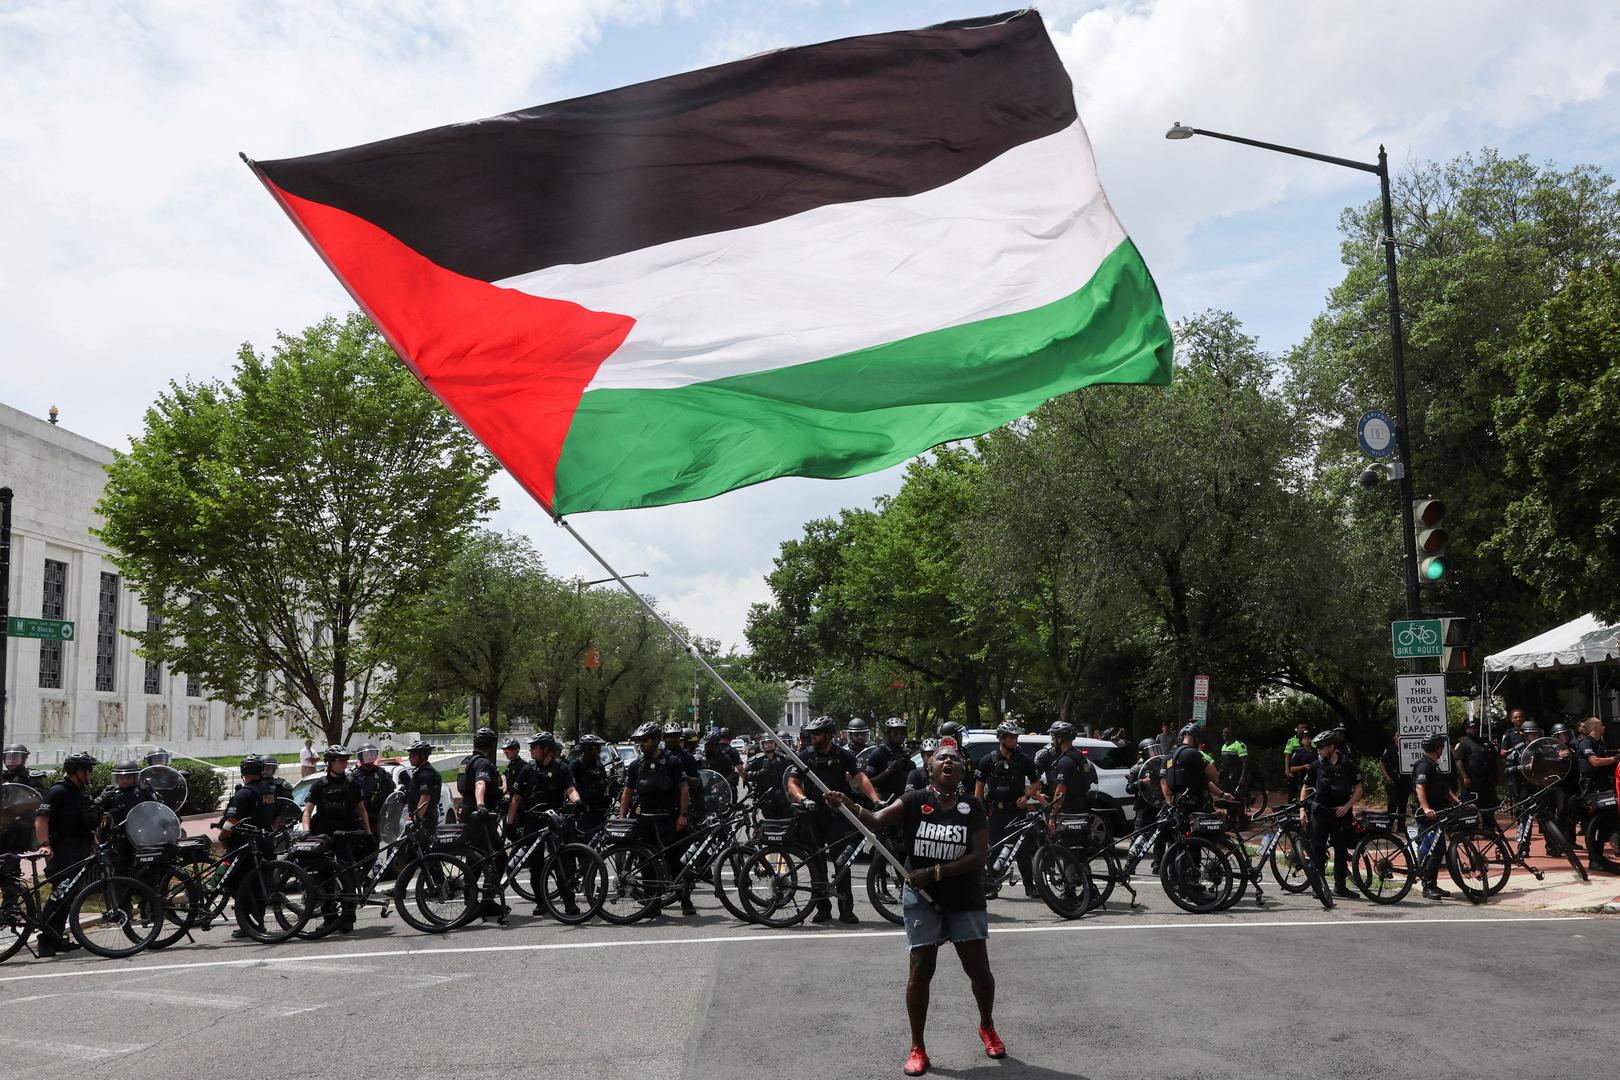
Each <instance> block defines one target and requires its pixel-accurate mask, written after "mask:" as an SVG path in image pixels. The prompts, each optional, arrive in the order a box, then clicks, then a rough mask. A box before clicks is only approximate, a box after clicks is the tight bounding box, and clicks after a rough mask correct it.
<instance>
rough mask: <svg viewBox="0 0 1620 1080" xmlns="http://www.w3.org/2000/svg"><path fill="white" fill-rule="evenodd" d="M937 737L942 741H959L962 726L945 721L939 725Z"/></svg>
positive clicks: (954, 722)
mask: <svg viewBox="0 0 1620 1080" xmlns="http://www.w3.org/2000/svg"><path fill="white" fill-rule="evenodd" d="M939 737H940V738H942V739H961V738H962V725H961V724H958V723H957V722H956V721H955V720H947V721H945V722H944V723H943V724H941V725H939Z"/></svg>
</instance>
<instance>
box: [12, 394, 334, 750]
mask: <svg viewBox="0 0 1620 1080" xmlns="http://www.w3.org/2000/svg"><path fill="white" fill-rule="evenodd" d="M112 459H113V452H112V451H111V450H110V449H108V448H107V447H105V446H102V445H101V444H100V443H96V442H92V441H91V440H89V439H86V438H84V437H83V436H82V435H75V434H74V433H73V432H71V431H66V430H64V429H62V428H60V427H57V426H56V425H54V424H51V423H48V422H46V421H44V420H39V419H36V418H35V417H32V416H29V415H27V414H25V413H22V412H18V411H17V410H16V409H13V408H11V407H9V406H6V405H0V487H9V488H11V490H12V493H13V502H12V522H11V583H10V584H11V589H10V612H9V613H10V614H11V615H21V616H29V617H35V618H47V619H66V620H69V621H71V622H72V623H73V624H74V637H73V640H71V641H37V640H32V639H28V638H9V637H8V638H7V640H6V717H5V719H6V726H5V742H7V743H12V742H21V743H24V744H26V745H27V746H28V748H29V750H30V751H32V753H33V756H32V758H31V759H30V763H31V764H33V765H36V766H50V765H54V764H57V763H59V762H60V761H61V760H62V758H63V757H65V756H66V755H67V754H68V753H69V752H70V751H73V750H89V751H90V752H91V753H93V754H95V755H96V756H97V757H98V758H101V759H103V760H109V759H115V758H118V757H121V756H128V755H129V754H130V753H131V752H134V751H138V750H142V749H144V748H146V747H149V746H152V745H154V744H161V745H163V746H164V747H167V748H168V749H169V750H172V751H175V752H176V753H179V754H185V755H190V756H193V757H205V756H223V755H233V754H239V753H242V752H244V751H246V750H249V749H252V750H255V751H258V752H261V753H265V752H275V753H286V752H289V751H292V750H296V749H297V748H298V747H299V746H300V745H302V739H301V738H297V737H295V736H294V734H293V733H291V732H290V731H289V728H288V721H287V718H286V717H285V716H280V715H272V714H270V713H260V712H256V711H249V710H240V709H235V708H229V707H227V706H226V705H225V704H224V703H223V702H219V701H213V700H210V699H209V698H208V697H207V696H205V695H204V693H203V690H202V687H201V686H200V685H199V684H198V683H197V680H196V679H193V678H188V677H187V676H186V675H184V674H182V673H179V672H175V671H171V670H169V669H168V668H167V667H165V666H163V665H161V664H156V663H152V662H149V661H147V660H145V659H144V658H142V657H140V656H138V655H136V653H135V645H136V643H135V641H134V639H133V638H130V637H128V636H126V635H125V634H124V633H122V631H126V630H134V629H137V628H139V629H142V630H144V629H147V628H148V626H149V624H148V619H150V618H151V616H149V615H148V614H147V611H146V606H145V604H143V603H142V602H141V598H140V597H139V596H137V595H135V593H134V592H132V591H131V590H130V589H129V588H128V587H126V585H125V583H124V581H123V580H122V578H120V576H119V574H118V568H117V567H116V566H114V565H113V563H112V559H111V558H110V554H109V552H108V549H107V547H106V545H104V544H103V543H101V541H100V540H98V539H96V537H94V536H92V535H91V533H90V530H91V529H92V528H93V527H96V526H99V525H100V524H101V518H100V516H99V515H97V514H96V512H95V505H96V503H98V502H99V501H100V500H101V493H102V489H103V488H104V487H105V485H106V467H107V465H108V464H109V463H111V461H112Z"/></svg>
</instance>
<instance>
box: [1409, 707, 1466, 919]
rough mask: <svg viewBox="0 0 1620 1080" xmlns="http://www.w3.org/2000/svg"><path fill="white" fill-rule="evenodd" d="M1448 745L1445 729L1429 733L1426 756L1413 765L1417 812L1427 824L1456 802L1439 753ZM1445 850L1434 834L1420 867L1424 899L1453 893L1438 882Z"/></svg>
mask: <svg viewBox="0 0 1620 1080" xmlns="http://www.w3.org/2000/svg"><path fill="white" fill-rule="evenodd" d="M1445 748H1446V737H1445V735H1444V733H1441V732H1436V733H1435V734H1433V735H1430V736H1429V737H1428V738H1427V739H1424V740H1423V756H1422V757H1421V758H1419V759H1418V762H1417V764H1416V765H1414V766H1412V791H1413V793H1414V794H1415V795H1416V796H1417V803H1418V813H1419V816H1420V817H1421V819H1422V822H1423V824H1424V825H1425V826H1427V825H1430V824H1432V823H1433V822H1434V819H1435V817H1436V816H1437V815H1438V814H1439V813H1440V811H1441V810H1444V809H1445V808H1446V807H1448V806H1453V805H1455V804H1456V802H1457V795H1456V793H1455V792H1453V791H1452V790H1451V779H1450V778H1449V777H1448V776H1446V774H1445V772H1444V771H1443V770H1442V769H1441V768H1440V754H1441V753H1442V752H1443V751H1444V750H1445ZM1444 853H1445V844H1444V843H1442V842H1441V839H1440V838H1439V837H1435V838H1434V839H1433V840H1432V841H1431V842H1430V847H1429V850H1428V853H1427V854H1426V855H1424V856H1423V857H1422V863H1421V865H1420V866H1419V868H1418V869H1419V872H1420V874H1421V876H1422V879H1423V898H1424V899H1425V900H1449V899H1451V894H1450V893H1448V892H1446V891H1444V890H1443V889H1441V888H1440V886H1439V884H1438V879H1439V876H1440V859H1441V857H1442V856H1443V855H1444Z"/></svg>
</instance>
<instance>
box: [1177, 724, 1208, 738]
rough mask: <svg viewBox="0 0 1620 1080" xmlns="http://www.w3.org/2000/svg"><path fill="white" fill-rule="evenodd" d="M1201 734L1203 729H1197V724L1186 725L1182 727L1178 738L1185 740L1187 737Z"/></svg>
mask: <svg viewBox="0 0 1620 1080" xmlns="http://www.w3.org/2000/svg"><path fill="white" fill-rule="evenodd" d="M1203 733H1204V729H1203V728H1201V727H1199V726H1198V725H1197V724H1186V725H1184V726H1183V727H1182V729H1181V734H1180V736H1179V737H1180V738H1183V739H1185V738H1186V737H1187V736H1189V735H1193V736H1197V735H1202V734H1203Z"/></svg>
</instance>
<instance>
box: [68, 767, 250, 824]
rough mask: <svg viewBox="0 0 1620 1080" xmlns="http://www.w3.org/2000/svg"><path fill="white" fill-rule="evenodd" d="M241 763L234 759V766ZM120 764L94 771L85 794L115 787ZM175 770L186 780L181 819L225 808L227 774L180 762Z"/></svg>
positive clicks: (85, 788) (91, 771) (96, 768)
mask: <svg viewBox="0 0 1620 1080" xmlns="http://www.w3.org/2000/svg"><path fill="white" fill-rule="evenodd" d="M240 760H241V759H239V758H235V759H231V761H232V764H235V763H238V762H240ZM116 764H117V762H114V761H103V762H101V763H99V764H98V765H97V766H96V767H95V768H94V769H91V770H90V782H89V783H88V784H86V785H85V787H84V790H85V791H86V792H87V793H88V794H89V795H90V797H91V798H92V799H93V798H95V797H96V796H97V795H99V794H101V790H102V789H103V788H105V787H106V786H107V785H108V784H110V783H112V771H113V766H114V765H116ZM172 767H173V768H175V769H178V770H179V771H180V772H182V773H184V774H185V777H186V801H185V803H184V804H182V805H181V807H180V816H181V817H185V816H186V815H188V814H211V813H213V812H214V811H215V810H218V809H219V808H220V807H221V806H223V805H224V803H225V784H226V781H227V779H228V778H227V777H226V775H225V774H224V773H221V772H217V771H216V770H215V769H214V768H213V767H212V766H210V765H208V764H206V763H204V762H201V761H182V762H176V763H174V764H173V766H172ZM61 778H62V774H61V773H60V772H58V773H55V774H53V775H52V776H51V777H50V782H51V783H53V784H54V783H56V781H58V780H60V779H61Z"/></svg>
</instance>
